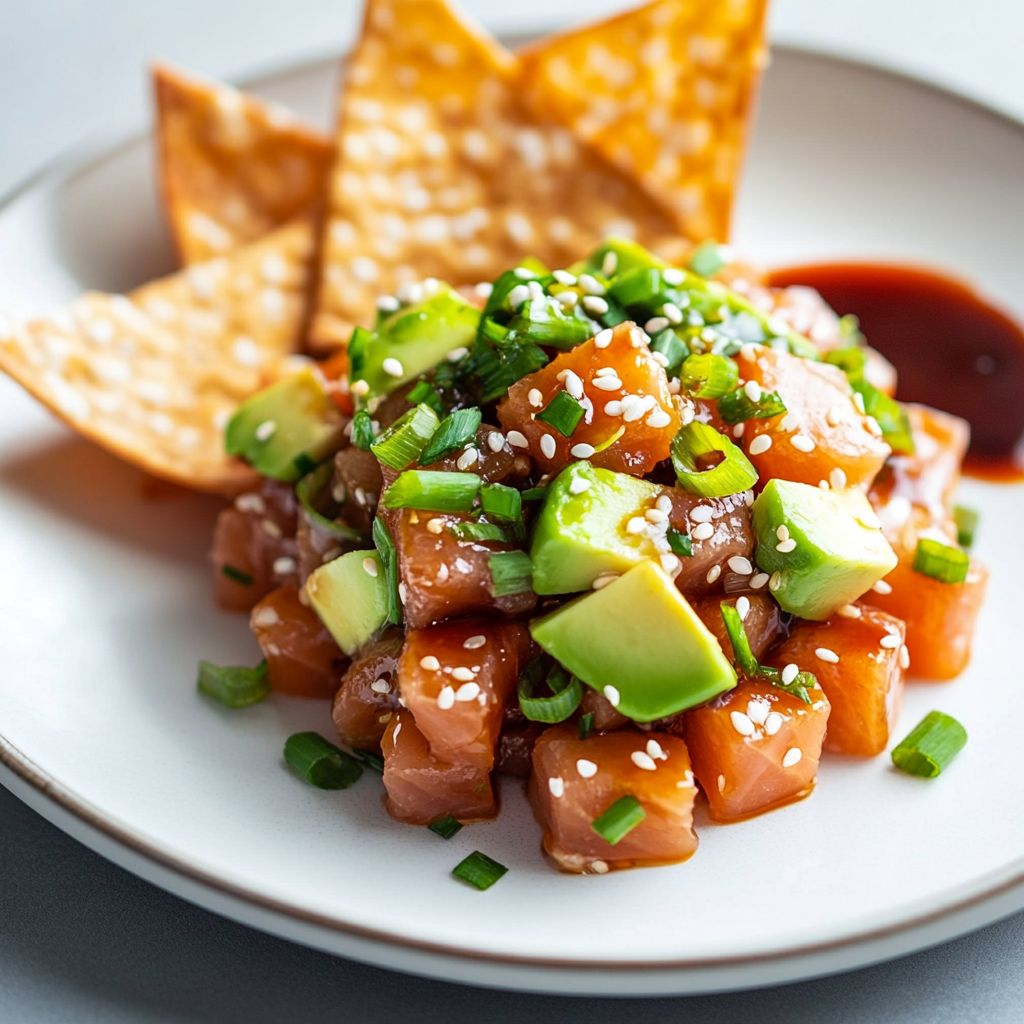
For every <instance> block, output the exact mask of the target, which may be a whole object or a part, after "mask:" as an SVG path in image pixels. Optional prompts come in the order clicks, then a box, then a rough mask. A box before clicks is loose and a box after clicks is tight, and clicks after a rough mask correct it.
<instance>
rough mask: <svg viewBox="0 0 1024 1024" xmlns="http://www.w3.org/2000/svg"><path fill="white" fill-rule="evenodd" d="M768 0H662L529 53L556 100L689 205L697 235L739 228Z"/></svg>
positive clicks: (542, 90)
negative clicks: (739, 192) (736, 198)
mask: <svg viewBox="0 0 1024 1024" xmlns="http://www.w3.org/2000/svg"><path fill="white" fill-rule="evenodd" d="M766 8H767V0H717V2H709V0H655V2H654V3H649V4H646V5H645V6H643V7H641V8H639V9H638V10H633V11H627V12H626V13H625V14H620V15H618V16H617V17H614V18H611V19H609V20H608V21H603V22H601V23H600V24H596V25H591V26H586V27H584V28H580V29H577V30H574V31H570V32H566V33H565V34H564V35H559V36H555V37H554V38H549V39H544V40H541V41H540V42H539V43H536V44H534V45H533V46H531V47H529V48H528V49H527V50H525V51H523V52H522V53H521V54H520V55H519V56H520V59H521V61H522V75H523V78H522V80H523V85H524V88H525V89H526V92H527V94H528V95H529V97H530V99H531V102H533V103H535V104H537V105H539V106H540V107H541V108H542V109H545V110H548V111H550V112H551V113H552V114H553V115H555V116H556V117H558V118H559V119H560V120H561V121H562V122H563V123H564V124H566V125H569V126H570V127H571V128H572V129H573V131H574V132H576V133H577V134H578V135H579V136H580V137H581V138H584V139H587V140H588V141H589V142H591V143H592V144H593V145H594V147H595V148H596V149H597V150H599V151H600V152H601V153H603V154H604V156H606V157H607V158H608V159H609V160H611V161H612V162H613V163H614V164H615V165H616V166H617V167H620V168H621V169H622V170H623V171H625V172H626V173H629V174H633V175H635V176H636V178H637V180H638V181H640V182H641V183H642V184H643V185H644V186H645V187H646V189H647V190H648V192H650V194H651V195H653V196H655V197H657V198H658V199H660V200H661V201H662V202H663V203H665V204H666V205H667V206H669V207H671V208H672V209H673V210H675V211H677V212H678V215H679V217H680V218H681V220H682V225H683V229H684V231H685V233H686V234H687V235H688V236H689V237H690V238H692V239H693V240H694V241H697V242H699V241H703V240H704V239H706V238H714V239H716V240H717V241H720V242H724V241H726V240H727V239H728V237H729V218H730V213H731V210H732V204H733V193H734V190H735V188H736V184H737V179H738V177H739V172H740V164H741V161H742V157H743V151H744V147H745V145H746V137H747V128H748V125H749V122H750V120H751V115H752V112H753V107H754V101H755V98H756V92H757V86H758V83H759V81H760V76H761V71H762V69H763V68H764V66H765V64H766V61H767V47H766V42H765V35H764V29H765V26H764V22H765V12H766Z"/></svg>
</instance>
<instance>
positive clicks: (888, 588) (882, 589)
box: [871, 580, 892, 594]
mask: <svg viewBox="0 0 1024 1024" xmlns="http://www.w3.org/2000/svg"><path fill="white" fill-rule="evenodd" d="M871 589H872V590H873V591H874V592H875V593H876V594H891V593H892V585H891V584H889V583H886V582H885V580H879V581H878V582H877V583H876V584H875V585H874V586H873V587H872V588H871Z"/></svg>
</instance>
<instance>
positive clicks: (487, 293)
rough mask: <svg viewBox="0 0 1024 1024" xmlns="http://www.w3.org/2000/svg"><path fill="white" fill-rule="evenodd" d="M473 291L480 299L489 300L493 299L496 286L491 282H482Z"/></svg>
mask: <svg viewBox="0 0 1024 1024" xmlns="http://www.w3.org/2000/svg"><path fill="white" fill-rule="evenodd" d="M473 291H475V292H476V294H477V296H478V297H479V298H481V299H489V298H490V297H491V292H493V291H494V285H493V284H491V282H490V281H481V282H480V283H479V284H477V285H476V286H475V287H474V288H473Z"/></svg>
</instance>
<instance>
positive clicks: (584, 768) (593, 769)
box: [576, 757, 597, 779]
mask: <svg viewBox="0 0 1024 1024" xmlns="http://www.w3.org/2000/svg"><path fill="white" fill-rule="evenodd" d="M576 771H577V772H578V773H579V774H580V777H581V778H584V779H592V778H593V777H594V776H595V775H596V774H597V765H596V764H594V762H593V761H588V760H587V759H586V758H585V757H581V758H580V759H579V760H578V761H577V762H576Z"/></svg>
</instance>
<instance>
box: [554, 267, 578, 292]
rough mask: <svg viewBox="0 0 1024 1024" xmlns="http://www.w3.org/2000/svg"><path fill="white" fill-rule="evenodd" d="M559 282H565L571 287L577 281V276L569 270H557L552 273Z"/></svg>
mask: <svg viewBox="0 0 1024 1024" xmlns="http://www.w3.org/2000/svg"><path fill="white" fill-rule="evenodd" d="M551 276H552V277H553V278H554V279H555V280H556V281H557V282H558V283H559V284H564V285H566V287H569V288H571V287H572V286H573V285H574V284H575V283H576V277H575V275H573V274H570V273H569V271H568V270H556V271H554V273H553V274H552V275H551Z"/></svg>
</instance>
